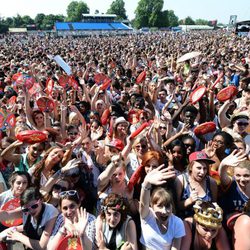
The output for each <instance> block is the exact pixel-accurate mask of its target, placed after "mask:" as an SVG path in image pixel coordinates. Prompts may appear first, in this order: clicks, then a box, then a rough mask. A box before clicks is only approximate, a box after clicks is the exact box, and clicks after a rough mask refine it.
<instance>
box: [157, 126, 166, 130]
mask: <svg viewBox="0 0 250 250" xmlns="http://www.w3.org/2000/svg"><path fill="white" fill-rule="evenodd" d="M159 129H167V127H165V126H159Z"/></svg>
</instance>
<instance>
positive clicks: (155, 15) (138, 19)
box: [135, 0, 164, 28]
mask: <svg viewBox="0 0 250 250" xmlns="http://www.w3.org/2000/svg"><path fill="white" fill-rule="evenodd" d="M163 4H164V1H163V0H140V1H139V2H138V5H137V8H136V10H135V27H136V28H141V27H159V24H160V23H161V20H160V18H161V11H162V8H163Z"/></svg>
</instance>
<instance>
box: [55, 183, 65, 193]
mask: <svg viewBox="0 0 250 250" xmlns="http://www.w3.org/2000/svg"><path fill="white" fill-rule="evenodd" d="M52 189H55V190H61V191H62V192H63V191H66V190H67V188H66V187H63V186H61V185H59V184H55V185H54V186H53V188H52Z"/></svg>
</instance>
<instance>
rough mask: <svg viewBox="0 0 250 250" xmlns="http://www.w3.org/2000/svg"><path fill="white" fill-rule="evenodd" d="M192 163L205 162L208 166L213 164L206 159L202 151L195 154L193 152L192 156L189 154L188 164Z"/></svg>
mask: <svg viewBox="0 0 250 250" xmlns="http://www.w3.org/2000/svg"><path fill="white" fill-rule="evenodd" d="M192 161H207V162H208V163H210V164H213V163H215V162H214V161H213V160H211V159H210V158H208V156H207V155H206V153H205V152H203V151H197V152H193V153H192V154H190V155H189V162H192Z"/></svg>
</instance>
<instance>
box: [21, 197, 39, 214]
mask: <svg viewBox="0 0 250 250" xmlns="http://www.w3.org/2000/svg"><path fill="white" fill-rule="evenodd" d="M39 202H40V200H38V201H37V202H36V203H35V204H33V205H31V206H30V207H22V212H23V213H28V212H29V210H31V209H32V210H34V209H37V208H38V206H39Z"/></svg>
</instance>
